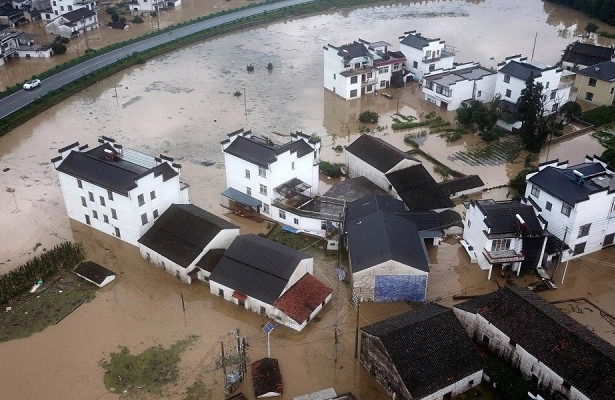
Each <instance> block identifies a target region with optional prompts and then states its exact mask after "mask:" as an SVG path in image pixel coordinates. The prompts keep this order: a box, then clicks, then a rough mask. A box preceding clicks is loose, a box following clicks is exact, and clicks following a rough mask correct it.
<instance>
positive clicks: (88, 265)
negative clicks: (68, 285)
mask: <svg viewBox="0 0 615 400" xmlns="http://www.w3.org/2000/svg"><path fill="white" fill-rule="evenodd" d="M74 272H75V274H77V275H79V276H81V277H83V278H85V279H87V280H89V281H91V282H94V283H95V284H96V285H98V286H100V285H101V284H102V283H103V282H104V281H105V279H107V278H108V277H110V276H115V272H113V271H110V270H108V269H107V268H105V267H103V266H102V265H99V264H96V263H95V262H93V261H84V262H82V263H80V264H79V265H78V266H77V268H75V270H74Z"/></svg>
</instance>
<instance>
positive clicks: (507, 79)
mask: <svg viewBox="0 0 615 400" xmlns="http://www.w3.org/2000/svg"><path fill="white" fill-rule="evenodd" d="M504 83H510V75H508V74H507V75H504Z"/></svg>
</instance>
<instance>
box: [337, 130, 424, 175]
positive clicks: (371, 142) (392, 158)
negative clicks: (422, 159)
mask: <svg viewBox="0 0 615 400" xmlns="http://www.w3.org/2000/svg"><path fill="white" fill-rule="evenodd" d="M346 151H347V152H349V153H350V154H353V155H355V156H356V157H358V158H359V159H361V160H363V161H365V162H366V163H368V164H369V165H371V166H372V167H374V168H376V169H377V170H378V171H380V172H387V171H389V170H390V169H391V168H393V167H394V166H396V165H397V164H399V163H400V162H401V161H402V160H404V159H408V160H414V161H417V162H418V160H416V159H415V158H413V157H411V156H410V155H408V154H407V153H404V152H403V151H401V150H399V149H398V148H396V147H395V146H391V145H390V144H388V143H387V142H385V141H384V140H382V139H380V138H377V137H373V136H370V135H361V136H359V137H358V138H357V139H356V140H355V141H354V142H352V143H350V145H349V146H348V147H346Z"/></svg>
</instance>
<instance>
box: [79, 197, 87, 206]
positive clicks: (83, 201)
mask: <svg viewBox="0 0 615 400" xmlns="http://www.w3.org/2000/svg"><path fill="white" fill-rule="evenodd" d="M81 205H82V206H84V207H87V206H88V202H87V201H85V197H83V196H81Z"/></svg>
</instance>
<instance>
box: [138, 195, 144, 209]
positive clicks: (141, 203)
mask: <svg viewBox="0 0 615 400" xmlns="http://www.w3.org/2000/svg"><path fill="white" fill-rule="evenodd" d="M137 201H138V202H139V207H140V206H142V205H143V204H145V198H144V197H143V195H142V194H140V195H138V196H137Z"/></svg>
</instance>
